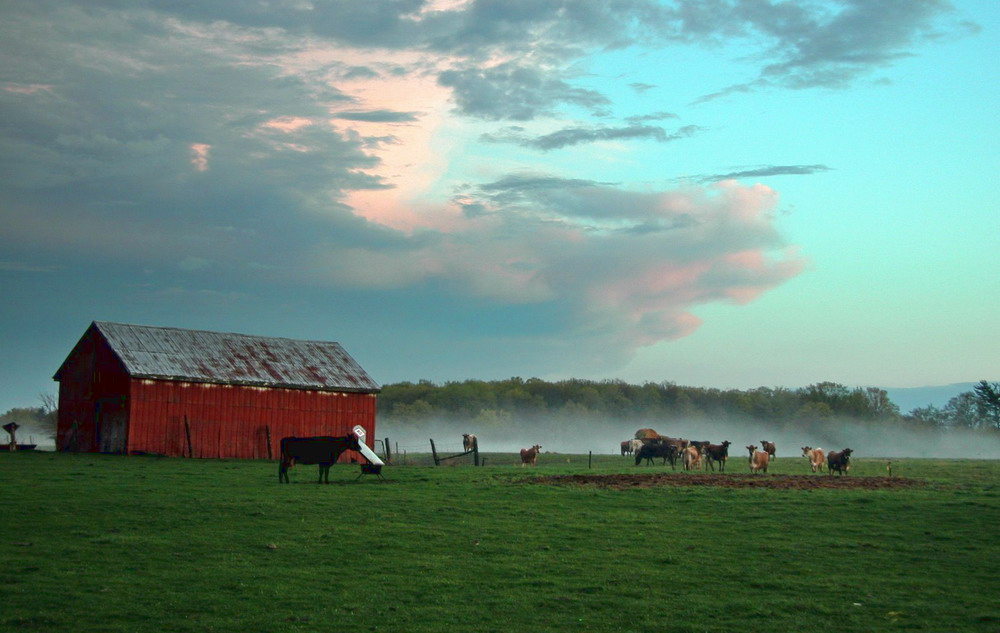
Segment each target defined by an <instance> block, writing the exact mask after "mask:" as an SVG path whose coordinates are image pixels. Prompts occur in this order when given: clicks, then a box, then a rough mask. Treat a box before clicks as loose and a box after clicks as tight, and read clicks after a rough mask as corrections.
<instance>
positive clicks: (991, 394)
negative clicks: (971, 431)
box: [974, 380, 1000, 430]
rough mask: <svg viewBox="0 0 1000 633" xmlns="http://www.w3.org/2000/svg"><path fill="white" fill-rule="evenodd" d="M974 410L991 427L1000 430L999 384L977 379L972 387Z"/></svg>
mask: <svg viewBox="0 0 1000 633" xmlns="http://www.w3.org/2000/svg"><path fill="white" fill-rule="evenodd" d="M974 393H975V395H976V410H977V412H978V413H979V415H980V416H981V417H982V418H983V419H984V420H985V421H986V422H987V423H988V424H989V425H990V427H991V428H994V429H997V430H1000V384H998V383H993V384H990V383H988V382H986V381H985V380H981V381H979V384H978V385H976V386H975V387H974Z"/></svg>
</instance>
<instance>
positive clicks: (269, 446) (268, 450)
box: [264, 424, 274, 459]
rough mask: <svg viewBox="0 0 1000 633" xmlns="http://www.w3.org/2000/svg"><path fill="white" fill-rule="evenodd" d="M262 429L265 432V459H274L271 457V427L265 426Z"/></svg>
mask: <svg viewBox="0 0 1000 633" xmlns="http://www.w3.org/2000/svg"><path fill="white" fill-rule="evenodd" d="M264 429H265V430H266V431H267V458H268V459H274V457H273V456H272V455H271V425H270V424H268V425H265V426H264Z"/></svg>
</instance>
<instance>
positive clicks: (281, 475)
mask: <svg viewBox="0 0 1000 633" xmlns="http://www.w3.org/2000/svg"><path fill="white" fill-rule="evenodd" d="M346 450H353V451H360V450H361V444H360V443H359V441H358V436H357V435H355V434H354V433H351V434H350V435H347V436H345V437H283V438H281V464H280V465H279V466H278V482H279V483H286V484H287V483H291V482H290V481H289V480H288V469H289V468H291V467H292V466H294V465H295V464H296V462H297V463H299V464H319V481H318V482H317V483H324V482H326V483H330V466H332V465H333V464H334V463H336V461H337V459H338V458H339V457H340V454H341V453H343V452H344V451H346Z"/></svg>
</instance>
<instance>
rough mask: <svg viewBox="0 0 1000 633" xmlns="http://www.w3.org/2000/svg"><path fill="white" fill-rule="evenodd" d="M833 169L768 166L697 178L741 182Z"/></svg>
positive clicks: (822, 166)
mask: <svg viewBox="0 0 1000 633" xmlns="http://www.w3.org/2000/svg"><path fill="white" fill-rule="evenodd" d="M831 169H832V167H827V166H826V165H768V166H766V167H757V168H755V169H744V170H740V171H733V172H729V173H725V174H713V175H710V176H701V177H699V178H697V180H698V182H702V183H706V182H716V181H719V180H739V179H741V178H768V177H770V176H809V175H812V174H818V173H822V172H825V171H830V170H831Z"/></svg>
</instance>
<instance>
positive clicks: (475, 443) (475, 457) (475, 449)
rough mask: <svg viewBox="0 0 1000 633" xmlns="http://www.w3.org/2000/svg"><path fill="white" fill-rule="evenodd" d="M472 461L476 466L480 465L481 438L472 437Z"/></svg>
mask: <svg viewBox="0 0 1000 633" xmlns="http://www.w3.org/2000/svg"><path fill="white" fill-rule="evenodd" d="M472 461H473V463H474V464H475V465H476V466H479V465H480V464H479V438H478V437H474V438H472Z"/></svg>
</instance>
